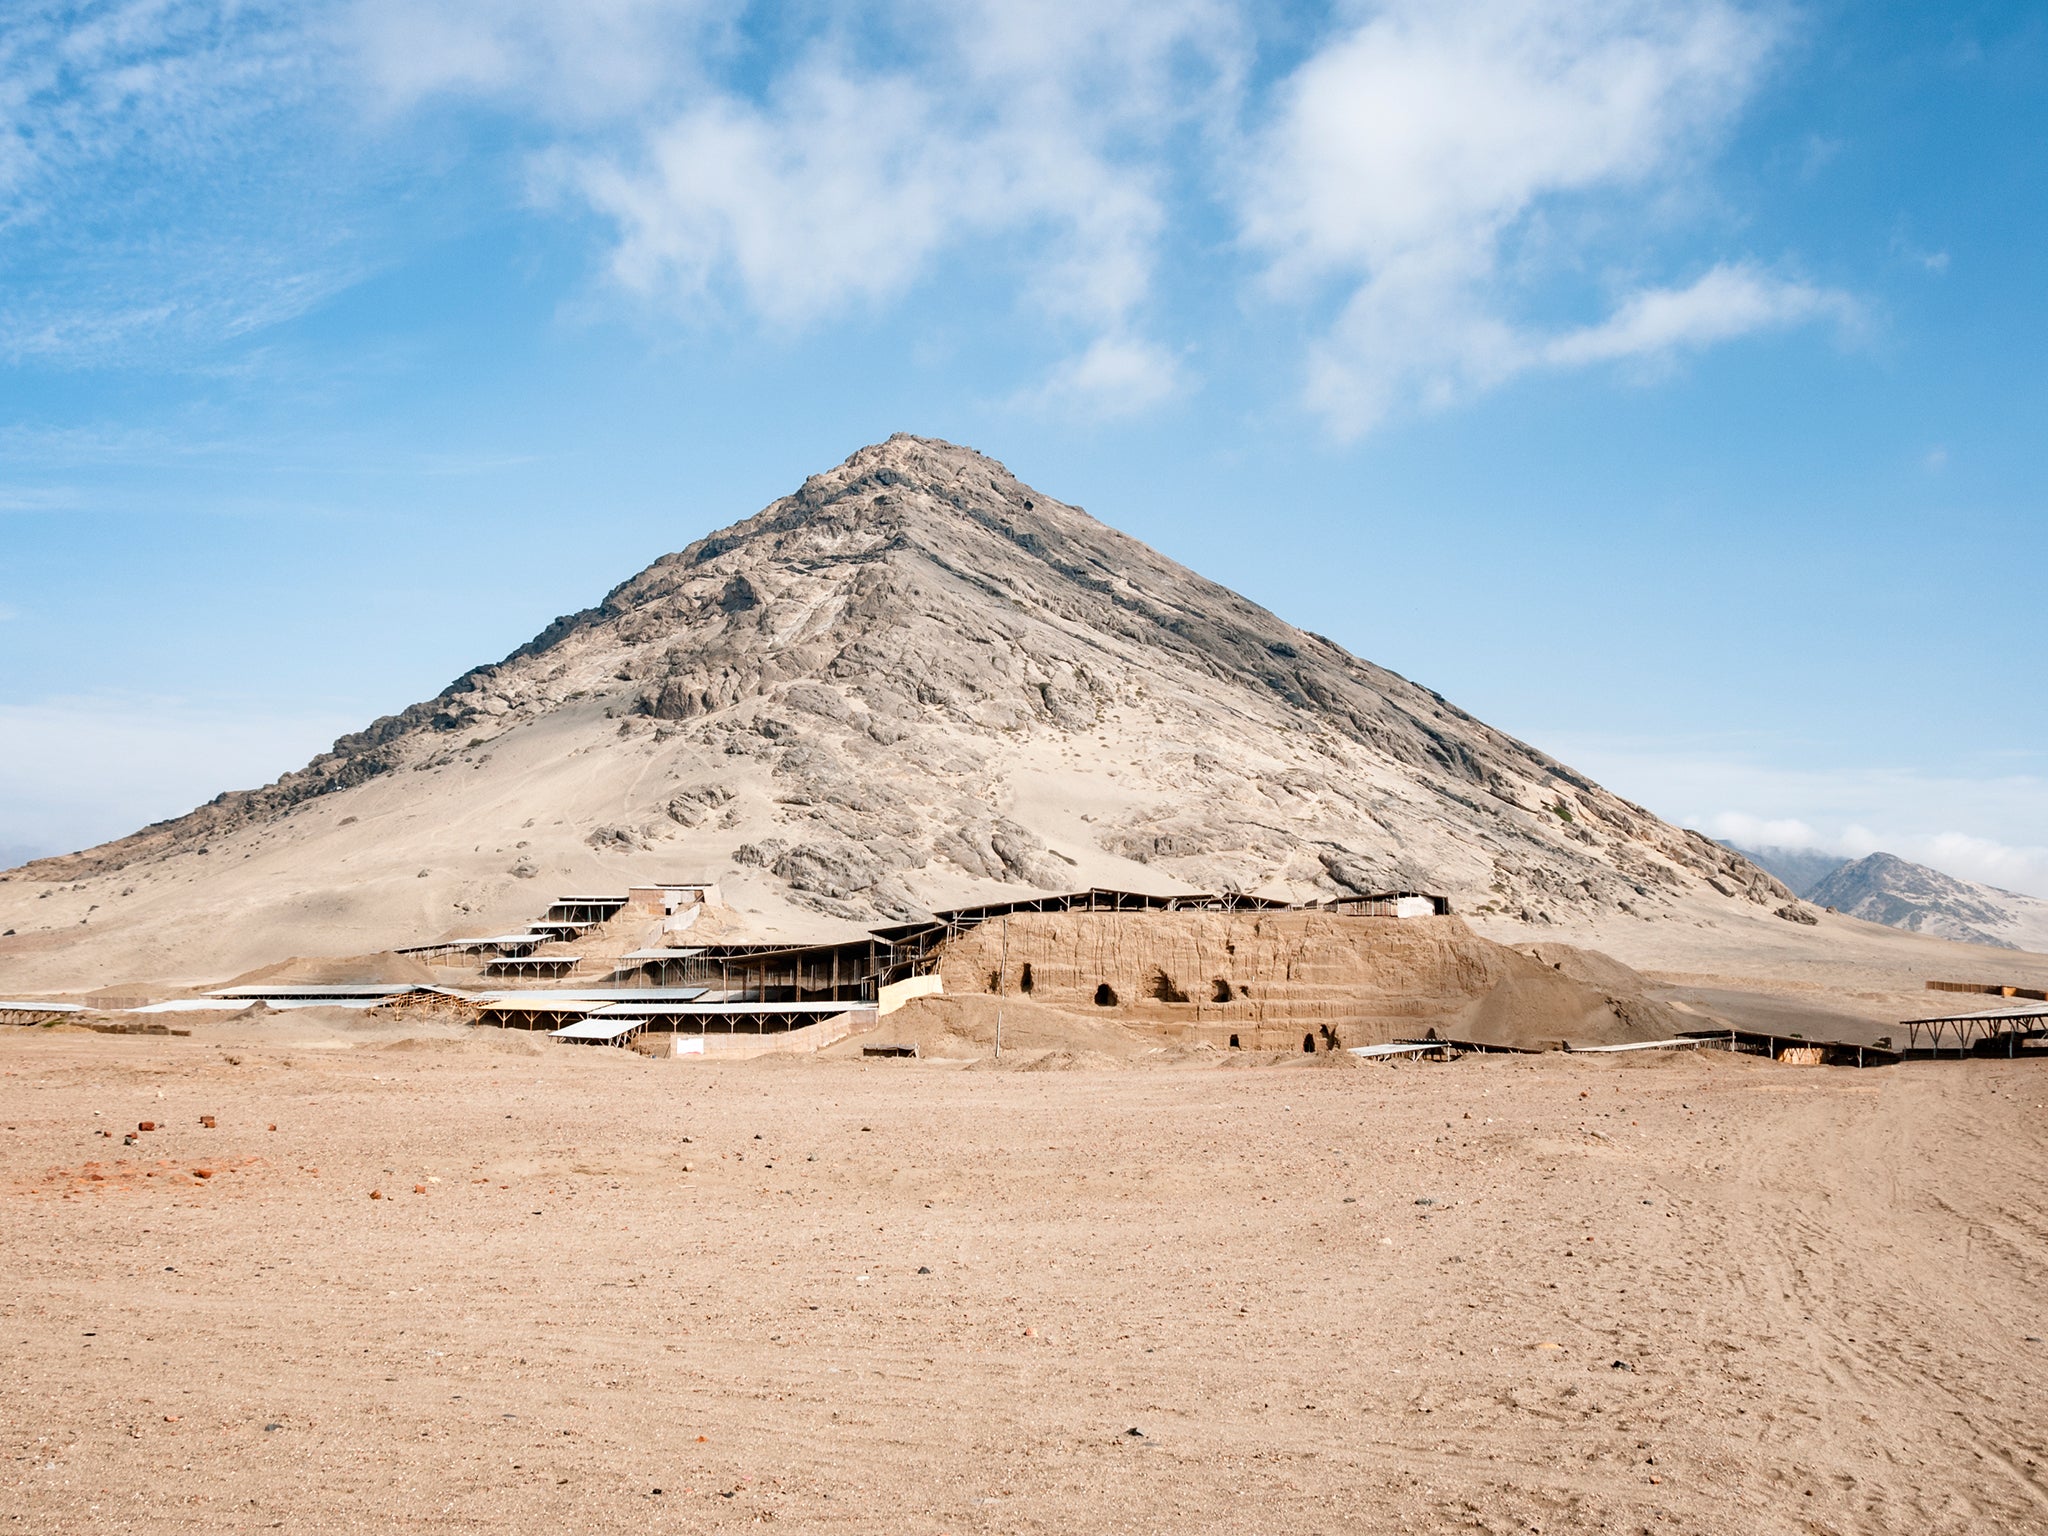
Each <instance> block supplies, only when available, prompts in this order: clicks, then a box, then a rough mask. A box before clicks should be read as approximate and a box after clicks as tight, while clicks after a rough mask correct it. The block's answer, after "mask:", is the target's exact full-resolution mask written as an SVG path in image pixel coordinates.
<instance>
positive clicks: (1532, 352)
mask: <svg viewBox="0 0 2048 1536" xmlns="http://www.w3.org/2000/svg"><path fill="white" fill-rule="evenodd" d="M1774 41H1775V39H1774V36H1773V32H1772V29H1771V27H1770V26H1769V25H1768V24H1767V23H1766V22H1765V21H1764V20H1762V19H1761V18H1760V17H1759V16H1757V15H1755V14H1753V13H1750V12H1746V11H1743V10H1740V9H1738V8H1736V7H1735V6H1733V5H1730V4H1725V3H1721V0H1389V3H1385V4H1379V5H1374V6H1371V7H1369V8H1367V9H1366V10H1365V12H1364V17H1363V19H1362V20H1360V21H1359V22H1358V23H1357V24H1356V25H1354V26H1352V27H1350V28H1349V29H1348V30H1346V31H1345V32H1343V33H1342V34H1341V35H1340V36H1338V37H1336V38H1334V39H1333V40H1332V41H1330V42H1329V43H1328V44H1327V45H1326V46H1324V47H1323V48H1321V49H1320V50H1318V51H1317V52H1316V53H1314V54H1313V55H1312V56H1311V57H1310V58H1309V59H1308V60H1307V61H1306V62H1305V63H1304V64H1302V66H1301V67H1300V68H1299V69H1298V70H1297V71H1296V72H1295V73H1294V75H1293V76H1292V77H1291V78H1290V79H1289V80H1288V81H1287V82H1286V84H1285V86H1284V87H1283V89H1282V91H1281V93H1280V97H1279V106H1278V110H1277V112H1276V113H1275V115H1274V116H1273V119H1272V121H1271V122H1270V124H1269V125H1268V126H1267V127H1266V128H1265V129H1264V131H1263V133H1262V134H1261V135H1260V137H1259V139H1258V141H1257V143H1256V146H1255V149H1254V153H1253V155H1252V157H1251V159H1250V161H1249V163H1248V167H1247V170H1246V173H1245V184H1244V189H1243V193H1242V198H1241V213H1242V219H1243V229H1244V236H1245V239H1246V240H1247V242H1248V243H1249V244H1250V245H1251V246H1252V247H1254V248H1255V249H1259V250H1262V251H1264V252H1265V253H1267V256H1268V259H1269V268H1268V278H1269V283H1270V284H1271V286H1272V287H1273V289H1274V290H1275V291H1276V292H1282V293H1293V294H1307V293H1310V292H1313V291H1314V290H1315V288H1316V286H1317V285H1318V284H1321V283H1326V282H1330V281H1337V282H1340V283H1342V284H1344V285H1345V286H1346V287H1348V289H1349V294H1348V298H1347V299H1346V301H1345V302H1344V304H1343V307H1342V310H1341V312H1340V314H1339V315H1338V317H1337V319H1336V321H1335V323H1334V324H1333V326H1332V327H1331V329H1330V332H1329V334H1328V336H1327V337H1326V338H1325V339H1324V341H1323V343H1322V344H1321V345H1320V346H1319V347H1318V348H1317V349H1316V350H1315V353H1314V355H1313V357H1312V358H1311V363H1310V380H1309V389H1308V395H1309V399H1310V402H1311V404H1312V405H1313V406H1315V408H1317V409H1318V410H1320V411H1321V412H1323V413H1324V414H1325V415H1326V416H1327V417H1328V418H1329V419H1330V421H1331V423H1332V425H1333V426H1334V427H1335V428H1336V429H1337V430H1339V431H1340V432H1342V433H1345V434H1353V433H1357V432H1360V431H1364V430H1366V429H1368V428H1370V427H1371V426H1373V425H1374V424H1375V423H1376V422H1378V421H1379V420H1380V419H1381V418H1382V417H1384V416H1386V415H1387V414H1388V413H1390V412H1393V411H1396V410H1400V409H1402V408H1418V407H1419V408H1423V409H1431V408H1441V407H1443V406H1446V405H1450V404H1452V403H1455V402H1457V401H1459V400H1463V399H1466V398H1469V397H1470V396H1472V395H1474V394H1477V393H1480V392H1482V391H1484V390H1487V389H1491V388H1494V387H1496V386H1498V385H1500V384H1501V383H1503V382H1505V381H1506V380H1508V379H1510V378H1512V377H1514V376H1515V375H1516V374H1519V373H1523V372H1526V371H1528V370H1530V369H1534V368H1544V367H1548V368H1564V367H1580V366H1585V365H1587V364H1590V363H1595V362H1602V361H1612V360H1616V359H1620V358H1626V357H1641V356H1647V355H1669V354H1671V353H1673V352H1675V351H1677V350H1679V349H1681V348H1690V347H1699V346H1705V345H1709V344H1712V343H1714V342H1718V341H1725V340H1728V339H1731V338H1733V337H1736V336H1740V335H1744V334H1747V333H1749V332H1752V331H1756V330H1760V329H1766V328H1773V327H1780V326H1785V325H1790V324H1797V323H1801V322H1803V321H1807V320H1812V319H1816V318H1824V317H1833V318H1841V317H1842V316H1843V315H1844V314H1845V312H1846V306H1847V301H1846V300H1845V299H1844V298H1842V296H1840V295H1837V294H1831V293H1828V292H1826V291H1824V290H1821V289H1817V288H1813V287H1810V286H1808V285H1805V284H1801V283H1796V282H1786V281H1783V280H1778V279H1773V278H1770V277H1768V276H1766V275H1765V274H1763V273H1762V272H1760V271H1759V270H1757V269H1756V268H1755V267H1754V266H1752V265H1749V264H1746V263H1735V264H1720V265H1716V266H1713V267H1712V268H1710V269H1709V270H1708V271H1707V272H1706V273H1705V274H1704V275H1703V276H1701V277H1699V278H1698V279H1696V280H1695V281H1693V282H1692V283H1691V284H1689V285H1687V286H1684V287H1679V288H1659V287H1655V286H1644V287H1636V288H1634V289H1633V290H1624V291H1623V292H1622V293H1621V294H1620V296H1619V298H1618V299H1617V300H1616V301H1615V302H1614V304H1613V307H1612V310H1611V312H1610V314H1609V316H1608V317H1607V318H1606V319H1605V320H1602V321H1599V322H1597V323H1593V324H1589V325H1585V326H1582V327H1579V328H1575V329H1566V330H1563V331H1555V330H1546V329H1544V328H1542V327H1539V326H1532V325H1529V324H1526V323H1524V322H1522V321H1521V320H1519V319H1518V318H1516V309H1517V304H1516V300H1517V299H1518V298H1519V297H1520V296H1521V294H1522V292H1523V290H1524V289H1525V288H1526V287H1527V286H1529V285H1530V283H1531V281H1532V277H1533V276H1536V275H1544V274H1549V273H1552V272H1553V270H1554V269H1560V268H1561V269H1565V270H1569V269H1572V268H1574V267H1577V266H1582V265H1584V264H1585V263H1586V261H1587V260H1588V259H1589V257H1590V252H1589V251H1587V250H1585V249H1582V248H1580V247H1579V246H1578V245H1577V244H1575V243H1574V235H1573V231H1574V229H1575V228H1576V227H1577V224H1578V222H1579V220H1578V219H1577V218H1576V217H1575V216H1576V215H1580V214H1583V213H1584V211H1585V210H1586V209H1587V208H1589V207H1591V206H1594V205H1595V203H1596V202H1597V200H1599V199H1616V198H1619V199H1622V200H1624V201H1626V200H1629V199H1634V200H1636V201H1638V202H1640V201H1642V200H1644V199H1645V198H1647V197H1648V196H1649V195H1650V194H1651V193H1653V192H1656V191H1658V190H1661V189H1665V188H1668V187H1669V185H1670V184H1671V183H1672V182H1673V181H1674V179H1675V178H1676V177H1677V176H1678V175H1679V173H1680V172H1681V171H1683V170H1684V169H1685V168H1686V167H1688V166H1690V165H1692V164H1695V163H1696V162H1697V161H1698V159H1699V158H1700V156H1701V154H1702V153H1703V152H1704V150H1705V149H1706V148H1707V147H1709V146H1710V144H1711V143H1712V141H1713V140H1714V138H1715V137H1716V135H1717V134H1718V133H1719V132H1720V131H1721V130H1722V129H1723V128H1724V127H1725V125H1726V124H1727V123H1728V121H1729V120H1730V119H1731V118H1732V117H1733V116H1734V115H1735V113H1736V112H1737V111H1738V110H1739V108H1740V107H1741V106H1742V104H1743V103H1744V101H1745V100H1746V99H1747V98H1748V96H1749V95H1750V94H1751V92H1752V91H1753V89H1754V88H1755V85H1756V82H1757V80H1758V78H1759V76H1760V74H1761V72H1762V70H1763V68H1764V66H1765V64H1766V62H1767V60H1768V59H1769V57H1770V55H1771V51H1772V48H1773V45H1774ZM1538 226H1540V227H1541V232H1542V234H1543V236H1544V239H1543V240H1542V241H1538V240H1535V239H1534V238H1532V237H1531V231H1532V229H1535V228H1536V227H1538Z"/></svg>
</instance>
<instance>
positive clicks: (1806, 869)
mask: <svg viewBox="0 0 2048 1536" xmlns="http://www.w3.org/2000/svg"><path fill="white" fill-rule="evenodd" d="M1722 846H1723V847H1726V848H1733V849H1734V850H1735V851H1736V852H1737V853H1739V854H1741V855H1742V856H1743V857H1744V858H1745V859H1747V860H1749V862H1750V863H1752V864H1754V865H1755V866H1756V867H1757V868H1758V869H1764V870H1769V871H1770V872H1771V873H1772V874H1774V875H1776V876H1777V877H1778V878H1779V879H1780V880H1782V881H1784V882H1785V884H1786V886H1787V887H1789V888H1790V890H1791V892H1792V894H1793V895H1795V896H1798V897H1801V898H1803V899H1810V898H1811V897H1812V894H1813V890H1814V887H1815V886H1817V885H1819V884H1820V883H1821V881H1823V880H1825V879H1827V877H1828V876H1829V875H1832V874H1833V873H1834V872H1835V871H1836V870H1838V869H1840V868H1841V867H1842V866H1843V865H1844V864H1847V863H1848V862H1849V860H1848V859H1846V858H1845V857H1843V856H1842V855H1841V854H1839V853H1822V852H1821V851H1820V850H1819V849H1817V848H1743V847H1740V846H1738V845H1737V844H1735V843H1723V844H1722Z"/></svg>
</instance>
